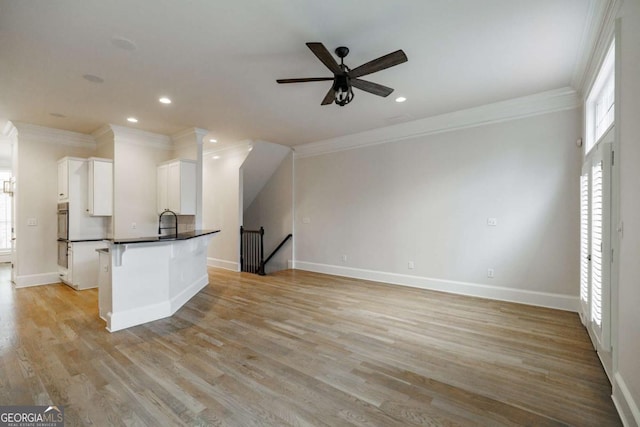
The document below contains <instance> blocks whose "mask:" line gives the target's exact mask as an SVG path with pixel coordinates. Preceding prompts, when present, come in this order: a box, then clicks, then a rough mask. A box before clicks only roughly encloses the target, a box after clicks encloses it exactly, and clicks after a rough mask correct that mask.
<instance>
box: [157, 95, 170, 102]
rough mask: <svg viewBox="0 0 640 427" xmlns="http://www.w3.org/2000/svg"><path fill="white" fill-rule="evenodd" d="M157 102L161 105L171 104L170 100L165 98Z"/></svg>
mask: <svg viewBox="0 0 640 427" xmlns="http://www.w3.org/2000/svg"><path fill="white" fill-rule="evenodd" d="M158 101H160V103H162V104H171V100H170V99H169V98H167V97H166V96H163V97H162V98H160V99H158Z"/></svg>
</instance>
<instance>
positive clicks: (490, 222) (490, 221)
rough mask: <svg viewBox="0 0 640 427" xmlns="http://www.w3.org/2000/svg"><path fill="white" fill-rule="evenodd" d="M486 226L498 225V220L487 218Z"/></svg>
mask: <svg viewBox="0 0 640 427" xmlns="http://www.w3.org/2000/svg"><path fill="white" fill-rule="evenodd" d="M487 225H488V226H490V227H495V226H497V225H498V218H487Z"/></svg>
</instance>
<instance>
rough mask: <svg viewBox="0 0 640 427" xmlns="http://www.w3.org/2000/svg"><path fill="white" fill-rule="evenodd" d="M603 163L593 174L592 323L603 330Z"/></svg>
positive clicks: (595, 166)
mask: <svg viewBox="0 0 640 427" xmlns="http://www.w3.org/2000/svg"><path fill="white" fill-rule="evenodd" d="M602 175H603V174H602V161H598V162H596V164H595V165H594V166H593V170H592V173H591V321H592V322H593V323H594V326H596V327H597V328H602V262H603V259H602V258H603V253H602V249H603V248H602V238H603V235H602V233H603V229H602V202H603V201H602V198H603V197H602V196H603V194H602V191H603V190H602V186H603V182H602V180H603V176H602Z"/></svg>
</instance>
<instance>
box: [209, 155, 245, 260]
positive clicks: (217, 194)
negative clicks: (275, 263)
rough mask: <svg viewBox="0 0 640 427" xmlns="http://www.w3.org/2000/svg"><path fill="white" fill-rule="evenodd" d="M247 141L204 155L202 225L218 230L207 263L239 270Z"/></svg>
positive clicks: (210, 247)
mask: <svg viewBox="0 0 640 427" xmlns="http://www.w3.org/2000/svg"><path fill="white" fill-rule="evenodd" d="M248 147H249V146H248V144H239V145H238V146H237V147H236V148H235V149H231V150H224V151H221V152H218V153H216V155H217V156H219V157H220V158H219V159H213V154H212V153H206V154H205V155H204V157H203V206H202V217H203V219H202V226H203V228H205V229H213V230H221V231H220V233H218V234H217V235H216V237H215V238H213V239H211V244H210V245H209V251H208V255H207V257H208V264H209V265H210V266H215V267H221V268H226V269H230V270H239V268H240V265H239V262H240V259H239V250H240V248H239V242H240V238H239V236H240V221H241V216H242V206H241V204H242V202H241V200H242V194H241V191H240V188H241V182H240V166H241V165H242V162H244V160H245V158H246V157H247V154H248V153H249V151H248V150H247V149H248Z"/></svg>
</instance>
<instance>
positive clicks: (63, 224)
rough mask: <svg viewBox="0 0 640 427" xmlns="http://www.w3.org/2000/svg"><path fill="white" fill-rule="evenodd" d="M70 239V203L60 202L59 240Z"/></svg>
mask: <svg viewBox="0 0 640 427" xmlns="http://www.w3.org/2000/svg"><path fill="white" fill-rule="evenodd" d="M68 239H69V203H58V240H68Z"/></svg>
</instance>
